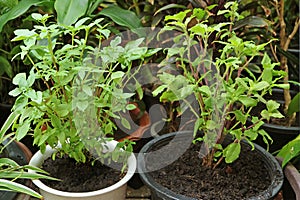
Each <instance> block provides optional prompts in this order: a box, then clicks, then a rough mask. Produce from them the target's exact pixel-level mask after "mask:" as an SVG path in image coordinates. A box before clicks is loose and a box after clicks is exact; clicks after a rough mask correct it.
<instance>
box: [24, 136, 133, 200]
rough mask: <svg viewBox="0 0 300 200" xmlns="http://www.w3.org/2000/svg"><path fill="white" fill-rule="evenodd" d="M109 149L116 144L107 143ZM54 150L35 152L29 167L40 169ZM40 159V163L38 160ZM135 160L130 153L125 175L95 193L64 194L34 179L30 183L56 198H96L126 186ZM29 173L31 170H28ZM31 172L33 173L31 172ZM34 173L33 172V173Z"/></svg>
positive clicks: (47, 148) (114, 142)
mask: <svg viewBox="0 0 300 200" xmlns="http://www.w3.org/2000/svg"><path fill="white" fill-rule="evenodd" d="M107 144H108V146H109V148H112V147H115V146H116V144H117V141H110V142H109V143H107ZM55 151H57V150H55V149H52V148H51V147H50V146H47V147H46V151H45V153H44V154H42V153H41V151H40V150H39V151H38V152H36V153H35V154H34V155H33V157H32V158H31V160H30V162H29V165H32V166H36V167H40V166H41V164H42V163H43V161H44V160H45V159H46V158H48V157H50V156H51V155H52V153H54V152H55ZM40 159H42V161H41V160H40ZM136 165H137V162H136V158H135V156H134V154H133V153H132V154H131V155H130V156H129V158H128V169H127V172H126V174H125V176H124V177H123V178H122V179H121V180H120V181H118V182H117V183H115V184H113V185H111V186H109V187H106V188H103V189H100V190H96V191H90V192H66V191H60V190H57V189H54V188H51V187H49V186H47V185H45V184H44V183H43V182H42V181H40V180H38V179H36V180H32V182H33V183H34V184H35V185H36V186H37V187H38V188H39V189H41V190H44V191H47V192H48V193H51V194H54V195H57V196H62V197H75V198H82V197H91V196H97V195H101V194H105V193H108V192H111V191H113V190H115V189H117V188H119V187H121V186H123V185H124V184H126V183H127V182H128V181H129V179H130V178H131V177H132V176H133V175H134V173H135V171H136ZM29 171H31V170H29ZM31 172H33V171H31ZM33 173H34V172H33Z"/></svg>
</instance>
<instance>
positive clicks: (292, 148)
mask: <svg viewBox="0 0 300 200" xmlns="http://www.w3.org/2000/svg"><path fill="white" fill-rule="evenodd" d="M299 155H300V135H298V136H297V137H296V138H295V139H294V140H292V141H290V142H289V143H287V144H286V145H285V146H284V147H282V149H281V150H280V152H279V153H278V154H277V156H278V157H281V158H283V161H282V166H283V167H284V166H285V165H286V164H287V163H288V162H289V161H291V160H292V159H293V158H295V157H297V156H299Z"/></svg>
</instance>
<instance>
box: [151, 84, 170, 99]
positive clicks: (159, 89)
mask: <svg viewBox="0 0 300 200" xmlns="http://www.w3.org/2000/svg"><path fill="white" fill-rule="evenodd" d="M166 88H167V86H166V85H160V86H158V87H157V88H156V89H155V90H154V91H153V92H152V95H153V96H154V97H156V96H157V95H158V94H160V93H162V91H164V90H165V89H166Z"/></svg>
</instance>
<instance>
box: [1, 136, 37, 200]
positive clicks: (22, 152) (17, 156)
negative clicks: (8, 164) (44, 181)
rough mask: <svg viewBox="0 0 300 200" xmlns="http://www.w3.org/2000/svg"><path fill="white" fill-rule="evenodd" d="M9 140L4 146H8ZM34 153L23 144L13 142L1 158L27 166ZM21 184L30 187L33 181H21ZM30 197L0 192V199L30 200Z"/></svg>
mask: <svg viewBox="0 0 300 200" xmlns="http://www.w3.org/2000/svg"><path fill="white" fill-rule="evenodd" d="M7 142H8V140H7V141H5V142H3V145H5V144H7ZM31 156H32V153H31V152H30V150H29V149H28V148H27V147H26V146H25V145H24V144H22V143H20V142H15V141H13V142H12V143H10V144H9V145H8V146H7V147H6V148H5V149H4V150H3V152H2V153H1V155H0V157H2V158H10V159H12V160H14V161H15V162H17V163H18V164H19V165H27V164H28V162H29V160H30V158H31ZM19 183H21V184H25V185H27V186H29V185H30V184H31V181H29V180H20V181H19ZM27 197H28V198H29V196H28V195H18V193H16V192H10V191H0V199H3V200H4V199H5V200H13V199H28V198H27Z"/></svg>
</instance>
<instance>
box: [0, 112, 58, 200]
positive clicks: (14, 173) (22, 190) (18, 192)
mask: <svg viewBox="0 0 300 200" xmlns="http://www.w3.org/2000/svg"><path fill="white" fill-rule="evenodd" d="M16 116H17V115H15V113H12V114H10V115H9V117H8V118H7V120H6V121H5V123H4V124H3V126H2V127H1V130H0V143H1V151H0V163H1V164H0V176H1V179H0V185H1V192H0V197H1V198H2V199H7V200H13V199H17V200H23V199H28V198H29V196H33V197H36V198H39V199H42V196H41V195H40V194H39V193H37V192H36V191H34V190H32V189H31V188H30V186H31V181H30V180H31V179H37V178H46V179H52V180H57V179H55V178H51V177H49V176H47V173H46V172H45V171H43V170H41V169H39V168H36V167H33V166H29V165H28V162H29V160H30V158H31V156H32V154H31V152H30V150H29V149H28V148H27V147H26V146H25V145H24V144H22V143H21V142H17V141H15V140H14V139H13V138H11V136H12V134H7V132H8V130H9V128H10V126H11V125H12V123H13V121H14V119H15V117H16ZM27 170H32V171H35V172H36V173H29V172H27ZM25 180H26V181H25Z"/></svg>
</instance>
